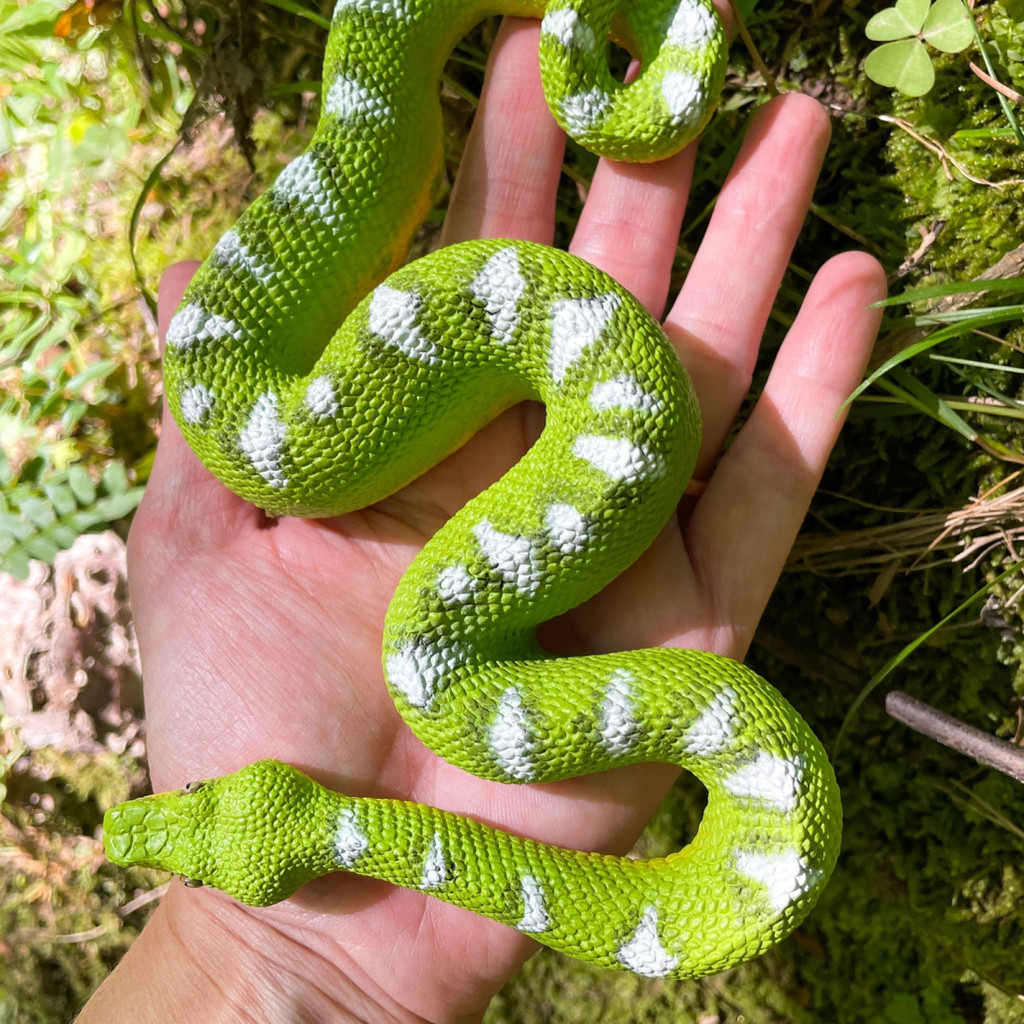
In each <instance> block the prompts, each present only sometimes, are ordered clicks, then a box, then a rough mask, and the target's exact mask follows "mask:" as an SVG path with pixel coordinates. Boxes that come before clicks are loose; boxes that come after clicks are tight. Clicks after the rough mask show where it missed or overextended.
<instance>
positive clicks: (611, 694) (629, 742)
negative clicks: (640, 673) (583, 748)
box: [601, 668, 640, 754]
mask: <svg viewBox="0 0 1024 1024" xmlns="http://www.w3.org/2000/svg"><path fill="white" fill-rule="evenodd" d="M632 682H633V673H632V672H629V671H627V670H626V669H624V668H617V669H616V670H615V671H614V672H613V673H612V677H611V679H610V680H609V681H608V686H607V687H606V688H605V691H604V701H603V702H602V704H601V742H602V743H603V744H604V746H605V747H606V749H608V750H609V751H611V752H612V753H613V754H624V753H626V751H627V750H629V748H630V747H631V746H633V744H634V743H635V742H636V739H637V737H638V736H639V735H640V727H639V724H638V722H637V719H636V711H635V708H634V704H633V688H632V687H631V686H630V683H632Z"/></svg>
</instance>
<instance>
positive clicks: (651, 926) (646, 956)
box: [616, 906, 679, 978]
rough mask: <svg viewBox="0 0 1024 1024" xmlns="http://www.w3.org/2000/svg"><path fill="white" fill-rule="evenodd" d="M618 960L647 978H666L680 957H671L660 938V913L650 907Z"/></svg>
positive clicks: (620, 951)
mask: <svg viewBox="0 0 1024 1024" xmlns="http://www.w3.org/2000/svg"><path fill="white" fill-rule="evenodd" d="M616 959H617V960H618V961H619V963H620V964H623V965H624V966H626V967H628V968H629V969H630V970H631V971H635V972H636V973H637V974H642V975H644V977H646V978H664V977H665V975H666V974H668V973H669V972H670V971H672V970H674V969H675V967H676V965H677V964H678V963H679V957H677V956H670V955H669V953H668V952H666V950H665V947H664V946H662V944H661V939H659V938H658V911H657V908H655V907H653V906H649V907H647V908H646V909H645V910H644V914H643V917H642V918H641V920H640V924H639V925H637V929H636V931H635V932H634V933H633V937H632V938H631V939H630V940H629V942H626V943H624V944H623V946H622V947H621V949H619V952H618V955H617V957H616Z"/></svg>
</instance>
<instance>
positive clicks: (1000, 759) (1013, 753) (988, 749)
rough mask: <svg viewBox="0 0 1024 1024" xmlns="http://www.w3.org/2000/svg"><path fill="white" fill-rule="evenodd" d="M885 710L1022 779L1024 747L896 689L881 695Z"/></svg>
mask: <svg viewBox="0 0 1024 1024" xmlns="http://www.w3.org/2000/svg"><path fill="white" fill-rule="evenodd" d="M885 710H886V711H887V712H888V713H889V715H890V716H891V717H893V718H895V719H896V720H897V721H898V722H902V723H903V724H904V725H909V726H910V728H911V729H915V730H916V731H917V732H919V733H921V734H922V735H924V736H927V737H929V738H930V739H933V740H936V741H937V742H939V743H941V744H943V745H944V746H947V747H949V748H950V749H952V750H956V751H957V752H959V753H961V754H966V755H967V756H968V757H973V758H974V760H975V761H978V762H979V763H981V764H985V765H988V766H989V767H990V768H995V769H996V771H1000V772H1002V773H1003V774H1004V775H1009V776H1010V778H1011V779H1016V780H1017V781H1018V782H1024V750H1022V749H1021V748H1020V747H1018V746H1015V745H1014V744H1012V743H1007V742H1006V740H1001V739H998V738H997V737H995V736H992V735H991V734H990V733H987V732H984V731H982V730H981V729H976V728H975V727H974V726H973V725H966V724H965V723H964V722H961V721H959V720H958V719H956V718H952V717H951V716H950V715H947V714H944V713H943V712H941V711H938V710H936V709H935V708H933V707H931V705H929V704H925V703H924V702H923V701H920V700H917V699H916V698H915V697H911V696H910V695H909V694H906V693H902V692H901V691H899V690H893V691H892V692H891V693H889V694H888V696H887V697H886V698H885Z"/></svg>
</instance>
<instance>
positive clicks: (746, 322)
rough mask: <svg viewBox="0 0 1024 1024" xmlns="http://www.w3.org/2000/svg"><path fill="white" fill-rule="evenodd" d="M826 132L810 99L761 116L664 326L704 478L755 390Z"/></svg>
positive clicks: (792, 99)
mask: <svg viewBox="0 0 1024 1024" xmlns="http://www.w3.org/2000/svg"><path fill="white" fill-rule="evenodd" d="M829 134H830V129H829V122H828V117H827V116H826V114H825V112H824V110H823V109H822V107H821V106H820V105H819V104H818V103H817V102H815V101H814V100H811V99H809V98H807V97H805V96H801V95H797V94H793V95H789V96H785V97H780V98H778V99H775V100H773V101H771V102H770V103H768V104H766V105H765V106H764V107H763V108H762V109H761V110H760V111H758V113H757V114H755V116H754V118H753V119H752V121H751V124H750V128H749V129H748V131H747V135H746V138H745V139H744V141H743V145H742V146H741V148H740V152H739V155H738V156H737V158H736V161H735V163H734V164H733V168H732V170H731V172H730V174H729V177H728V178H727V180H726V183H725V185H724V186H723V188H722V191H721V194H720V195H719V197H718V202H717V204H716V206H715V211H714V214H713V215H712V218H711V222H710V224H709V225H708V230H707V234H706V235H705V238H704V241H703V242H702V243H701V246H700V249H699V251H698V253H697V256H696V258H695V259H694V262H693V266H692V267H691V268H690V270H689V272H688V274H687V276H686V282H685V284H684V286H683V289H682V291H681V292H680V295H679V298H678V299H677V301H676V302H675V304H674V306H673V309H672V311H671V313H670V314H669V317H668V319H667V320H666V324H665V327H666V331H667V332H668V333H669V336H670V337H671V338H672V339H673V341H674V342H675V343H676V345H677V350H678V352H679V355H680V358H681V359H682V361H683V364H684V365H685V366H686V368H687V369H688V370H689V372H690V375H691V377H692V378H693V381H694V384H695V385H696V388H697V395H698V397H699V399H700V405H701V412H702V415H703V419H704V436H703V441H702V444H701V453H700V457H699V459H698V462H697V469H696V475H697V477H698V478H701V479H703V478H706V477H707V475H708V473H709V472H710V467H711V465H712V463H713V462H714V459H715V458H716V457H717V454H718V451H719V449H720V447H721V444H722V441H723V439H724V438H725V436H726V433H727V431H728V430H729V428H730V426H731V425H732V422H733V419H734V417H735V415H736V411H737V410H738V409H739V407H740V403H741V402H742V401H743V398H744V396H745V395H746V393H747V389H748V388H749V386H750V379H751V375H752V373H753V369H754V364H755V361H756V359H757V350H758V346H759V344H760V341H761V335H762V332H763V331H764V327H765V324H766V323H767V321H768V316H769V314H770V313H771V308H772V303H773V302H774V301H775V296H776V293H777V292H778V288H779V284H780V283H781V281H782V275H783V274H784V273H785V270H786V265H787V262H788V260H789V256H790V253H791V252H792V248H793V244H794V242H795V241H796V237H797V235H798V233H799V231H800V228H801V226H802V224H803V221H804V217H805V216H806V213H807V208H808V206H809V204H810V201H811V196H812V193H813V190H814V184H815V181H816V180H817V177H818V173H819V171H820V169H821V162H822V160H823V159H824V155H825V150H826V148H827V146H828V139H829Z"/></svg>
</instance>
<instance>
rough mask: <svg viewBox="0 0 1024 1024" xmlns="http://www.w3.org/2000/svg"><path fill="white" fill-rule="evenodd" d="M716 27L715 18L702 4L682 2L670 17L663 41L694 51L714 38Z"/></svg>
mask: <svg viewBox="0 0 1024 1024" xmlns="http://www.w3.org/2000/svg"><path fill="white" fill-rule="evenodd" d="M717 27H718V25H717V22H716V20H715V16H714V15H713V14H712V13H711V12H710V11H709V10H708V9H707V8H706V7H704V6H703V4H699V3H693V2H692V0H683V2H682V3H680V5H679V6H678V7H677V8H676V12H675V14H674V15H673V16H672V23H671V24H670V25H669V27H668V31H667V32H666V33H665V39H666V41H667V42H669V43H671V44H672V45H673V46H681V47H683V49H686V50H696V49H699V48H701V47H702V46H704V44H705V43H707V42H708V40H710V39H711V37H712V36H714V34H715V32H716V30H717Z"/></svg>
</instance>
